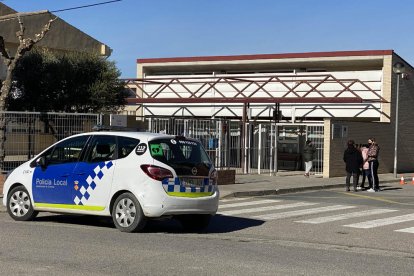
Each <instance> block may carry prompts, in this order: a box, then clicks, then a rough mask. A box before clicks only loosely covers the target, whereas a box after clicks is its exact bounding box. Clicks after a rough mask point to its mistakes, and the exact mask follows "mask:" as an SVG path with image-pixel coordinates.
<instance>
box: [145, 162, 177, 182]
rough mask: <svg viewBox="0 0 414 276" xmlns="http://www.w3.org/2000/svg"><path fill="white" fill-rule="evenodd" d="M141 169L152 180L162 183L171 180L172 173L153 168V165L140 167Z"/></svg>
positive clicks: (156, 167)
mask: <svg viewBox="0 0 414 276" xmlns="http://www.w3.org/2000/svg"><path fill="white" fill-rule="evenodd" d="M141 169H142V170H143V171H144V172H145V173H146V174H147V175H148V176H149V177H151V178H152V179H155V180H159V181H162V180H163V179H165V178H173V177H174V176H173V174H172V172H170V171H169V170H167V169H164V168H161V167H158V166H153V165H141Z"/></svg>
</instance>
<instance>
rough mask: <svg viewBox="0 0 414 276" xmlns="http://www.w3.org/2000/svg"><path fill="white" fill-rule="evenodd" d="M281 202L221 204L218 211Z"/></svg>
mask: <svg viewBox="0 0 414 276" xmlns="http://www.w3.org/2000/svg"><path fill="white" fill-rule="evenodd" d="M280 201H281V200H275V199H273V200H257V201H249V202H238V203H229V204H223V205H221V204H220V205H219V210H221V209H225V208H232V207H242V206H251V205H259V204H267V203H275V202H280Z"/></svg>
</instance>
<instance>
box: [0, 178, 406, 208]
mask: <svg viewBox="0 0 414 276" xmlns="http://www.w3.org/2000/svg"><path fill="white" fill-rule="evenodd" d="M406 175H413V174H406ZM379 179H380V185H381V186H388V187H390V186H392V187H401V186H402V185H400V184H399V179H396V178H394V175H393V174H392V173H389V174H380V175H379ZM406 182H407V185H404V186H413V185H412V184H411V178H410V179H406ZM366 185H368V181H366ZM330 188H343V189H344V190H345V177H333V178H322V177H319V176H315V175H311V176H310V177H309V178H306V177H304V176H303V172H280V173H278V174H277V175H276V176H270V175H268V174H266V175H264V174H260V175H257V174H256V175H236V184H230V185H220V186H219V189H220V198H232V197H243V196H263V195H276V194H287V193H295V192H302V191H312V190H322V189H330ZM413 188H414V186H413ZM2 197H3V195H0V199H1V200H2ZM5 211H6V210H5V208H4V206H3V205H2V204H0V212H5Z"/></svg>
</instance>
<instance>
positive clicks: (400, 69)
mask: <svg viewBox="0 0 414 276" xmlns="http://www.w3.org/2000/svg"><path fill="white" fill-rule="evenodd" d="M392 70H393V71H394V73H395V74H397V91H396V93H397V95H396V98H395V133H394V177H395V178H397V157H398V113H399V110H398V103H399V100H398V99H399V93H400V76H401V75H402V74H403V73H404V72H405V68H404V64H403V63H401V62H396V63H395V64H394V66H393V68H392Z"/></svg>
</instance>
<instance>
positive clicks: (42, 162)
mask: <svg viewBox="0 0 414 276" xmlns="http://www.w3.org/2000/svg"><path fill="white" fill-rule="evenodd" d="M36 165H37V166H40V167H42V168H44V167H46V166H47V163H46V158H45V157H44V156H41V157H39V158H38V159H37V160H36Z"/></svg>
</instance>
